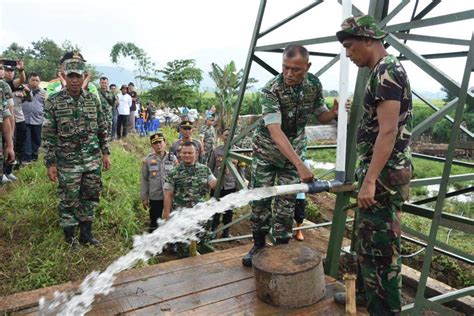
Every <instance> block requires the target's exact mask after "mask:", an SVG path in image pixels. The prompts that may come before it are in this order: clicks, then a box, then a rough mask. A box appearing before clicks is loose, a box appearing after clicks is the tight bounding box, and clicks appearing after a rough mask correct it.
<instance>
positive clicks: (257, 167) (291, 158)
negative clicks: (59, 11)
mask: <svg viewBox="0 0 474 316" xmlns="http://www.w3.org/2000/svg"><path fill="white" fill-rule="evenodd" d="M310 66H311V63H310V62H309V54H308V51H307V50H306V48H304V47H302V46H296V45H292V46H289V47H287V48H286V49H285V50H284V52H283V72H282V73H281V74H279V75H278V76H276V77H275V78H273V79H272V80H270V82H268V83H267V84H266V85H265V87H264V88H263V89H262V98H261V100H262V101H261V102H262V118H263V119H262V120H261V121H260V123H259V125H258V126H257V128H256V130H255V133H254V137H253V158H252V176H251V181H250V186H251V187H252V188H259V187H270V186H274V185H285V184H294V183H298V182H300V181H303V182H308V181H311V180H313V177H314V175H313V173H312V172H311V170H310V169H309V168H308V167H306V166H305V165H304V163H303V161H302V159H301V154H302V151H303V149H304V146H305V141H304V140H305V126H306V123H307V122H308V120H309V118H310V117H311V116H312V115H316V117H317V118H318V120H319V121H320V122H321V123H327V122H329V121H332V120H333V119H335V118H336V117H337V109H338V107H337V104H335V106H334V107H333V109H332V110H328V109H327V107H326V105H325V104H324V98H323V95H322V91H323V90H322V86H321V82H320V81H319V79H318V78H317V77H316V76H314V75H312V74H310V73H308V70H309V68H310ZM295 202H296V195H287V196H278V197H275V204H274V207H275V209H274V212H275V218H274V221H273V234H274V237H275V239H276V242H277V243H279V244H281V243H288V240H289V239H290V238H291V236H292V226H293V212H294V210H295ZM251 221H252V232H253V239H254V247H253V248H252V249H251V250H250V252H249V253H248V254H247V255H246V256H245V257H244V258H243V259H242V264H243V265H245V266H251V265H252V256H253V254H254V253H255V251H257V250H258V249H260V248H262V247H264V246H265V235H266V234H267V233H268V232H269V231H270V228H271V227H272V199H271V198H269V199H263V200H260V201H256V202H253V203H252V216H251Z"/></svg>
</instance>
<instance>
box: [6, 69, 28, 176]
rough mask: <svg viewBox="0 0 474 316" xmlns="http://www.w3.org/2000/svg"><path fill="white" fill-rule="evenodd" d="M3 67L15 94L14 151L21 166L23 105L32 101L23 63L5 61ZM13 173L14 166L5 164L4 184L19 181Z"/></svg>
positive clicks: (24, 132)
mask: <svg viewBox="0 0 474 316" xmlns="http://www.w3.org/2000/svg"><path fill="white" fill-rule="evenodd" d="M3 67H4V70H5V75H4V79H5V81H6V83H7V84H8V85H9V86H10V88H11V89H12V92H13V102H14V111H13V112H12V114H13V115H12V117H13V118H14V119H13V120H12V122H14V124H12V126H14V150H15V153H16V158H17V163H18V164H21V161H22V158H23V155H24V151H25V141H26V124H25V116H24V114H23V109H22V103H23V101H24V100H31V96H30V93H29V89H28V88H25V87H24V86H23V83H24V82H25V80H26V75H25V69H24V64H23V61H21V60H18V61H15V60H3ZM15 68H16V69H17V70H18V74H19V76H18V78H17V79H15ZM12 171H13V164H10V163H6V162H4V164H3V178H2V182H10V181H15V180H16V179H17V178H16V177H15V176H14V175H13V173H12Z"/></svg>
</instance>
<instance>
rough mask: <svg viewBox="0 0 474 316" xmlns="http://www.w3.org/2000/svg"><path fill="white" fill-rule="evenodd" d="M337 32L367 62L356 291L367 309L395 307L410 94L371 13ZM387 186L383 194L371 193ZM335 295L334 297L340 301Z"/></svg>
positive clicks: (391, 311) (392, 311) (356, 59)
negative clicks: (378, 198) (368, 71)
mask: <svg viewBox="0 0 474 316" xmlns="http://www.w3.org/2000/svg"><path fill="white" fill-rule="evenodd" d="M341 26H342V30H341V31H339V32H338V33H337V37H338V39H339V41H340V42H341V43H342V45H343V46H344V47H345V49H346V55H347V56H348V57H349V58H350V59H351V60H352V62H353V63H355V64H356V65H357V66H358V67H368V68H369V69H370V76H369V80H368V82H367V86H366V90H365V96H364V102H365V103H364V105H363V116H362V120H361V123H360V125H359V131H358V134H357V151H358V155H359V166H358V168H357V171H356V175H357V180H358V183H359V193H358V198H357V202H358V206H359V211H358V212H357V218H356V227H357V231H356V236H357V240H356V243H355V245H356V252H357V260H358V270H359V271H358V281H359V282H358V292H359V296H361V294H362V293H363V291H364V289H365V294H366V299H367V304H368V306H367V309H368V311H369V313H370V315H399V314H400V312H401V282H402V278H401V257H400V238H401V229H400V215H401V209H402V204H403V202H404V201H405V200H406V199H407V198H408V193H409V183H410V179H411V173H412V169H411V153H410V147H409V143H410V132H409V130H410V129H411V118H412V98H411V90H410V83H409V81H408V77H407V74H406V72H405V69H404V68H403V67H402V65H401V64H400V62H399V61H398V60H397V58H396V57H395V56H393V55H389V54H388V53H387V51H386V50H385V48H384V46H383V43H382V39H383V38H384V36H385V35H386V34H385V32H383V31H381V30H380V29H378V27H377V26H376V24H375V21H374V19H373V17H371V16H360V17H351V18H348V19H346V20H345V21H344V22H343V23H342V25H341ZM384 192H389V193H390V194H389V195H388V197H386V198H384V199H382V200H379V201H378V202H377V201H376V200H375V196H376V195H379V194H381V193H384ZM343 298H344V296H337V297H336V301H338V299H339V301H343V300H342V299H343Z"/></svg>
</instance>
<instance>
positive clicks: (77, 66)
mask: <svg viewBox="0 0 474 316" xmlns="http://www.w3.org/2000/svg"><path fill="white" fill-rule="evenodd" d="M84 69H85V63H84V61H83V59H82V58H81V57H79V56H78V55H74V56H73V58H70V59H67V60H65V61H64V68H63V71H64V76H65V78H66V83H67V84H66V87H65V88H64V89H63V90H61V91H60V92H58V93H56V94H54V95H52V96H51V97H50V98H49V99H48V100H47V101H46V103H45V107H44V125H43V135H42V136H43V145H44V149H45V164H46V167H47V168H48V177H49V179H50V180H51V181H55V182H56V181H58V180H59V181H58V184H59V185H58V193H59V200H60V201H59V214H60V225H61V227H62V228H63V229H64V234H65V237H66V242H68V243H70V244H76V238H75V227H76V226H77V225H78V224H79V227H80V237H79V242H81V243H83V244H98V243H99V241H98V240H97V239H95V238H94V236H93V235H92V232H91V228H92V222H93V220H94V213H95V209H96V207H97V205H98V203H99V196H100V191H101V188H102V182H101V169H102V167H103V168H104V170H108V169H109V168H110V160H109V154H110V153H109V148H108V144H107V143H108V135H107V129H108V123H107V119H106V118H107V116H106V114H105V113H104V111H103V107H102V104H101V103H100V100H99V99H98V98H97V96H95V95H94V94H92V93H90V92H88V91H86V90H84V89H82V88H81V87H82V84H83V81H84Z"/></svg>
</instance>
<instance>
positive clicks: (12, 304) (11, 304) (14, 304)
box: [0, 282, 79, 314]
mask: <svg viewBox="0 0 474 316" xmlns="http://www.w3.org/2000/svg"><path fill="white" fill-rule="evenodd" d="M78 284H79V283H77V282H76V283H71V282H68V283H64V284H60V285H54V286H50V287H47V288H42V289H37V290H32V291H28V292H21V293H15V294H12V295H9V296H3V297H0V314H3V313H5V314H6V313H8V312H12V311H18V310H21V309H26V308H29V307H32V306H35V305H38V300H39V299H40V298H41V297H43V296H46V297H47V298H49V299H51V298H53V293H54V292H55V291H60V292H64V291H67V292H68V291H75V290H76V289H77V287H78Z"/></svg>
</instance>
